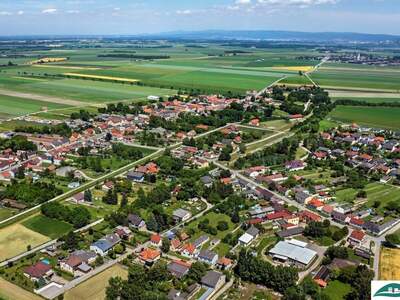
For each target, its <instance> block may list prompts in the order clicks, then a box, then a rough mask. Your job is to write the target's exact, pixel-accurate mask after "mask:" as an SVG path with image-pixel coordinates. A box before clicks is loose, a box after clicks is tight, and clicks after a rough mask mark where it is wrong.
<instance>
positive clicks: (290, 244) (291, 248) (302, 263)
mask: <svg viewBox="0 0 400 300" xmlns="http://www.w3.org/2000/svg"><path fill="white" fill-rule="evenodd" d="M269 254H270V255H271V256H272V258H273V259H276V260H279V261H283V262H288V263H289V264H292V265H295V266H298V267H302V268H307V267H308V266H309V265H310V264H311V263H312V262H313V260H314V259H315V257H316V256H317V252H315V251H314V250H311V249H308V248H307V243H304V242H301V241H298V240H294V239H293V240H287V241H281V242H278V243H277V244H276V245H275V246H274V247H273V248H272V249H271V250H269Z"/></svg>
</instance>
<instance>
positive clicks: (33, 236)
mask: <svg viewBox="0 0 400 300" xmlns="http://www.w3.org/2000/svg"><path fill="white" fill-rule="evenodd" d="M49 240H50V238H48V237H47V236H44V235H42V234H40V233H37V232H35V231H33V230H30V229H28V228H26V227H25V226H23V225H21V224H18V223H16V224H13V225H11V226H7V227H4V228H2V229H0V261H3V260H5V259H8V258H11V257H14V256H16V255H18V254H21V253H22V252H25V251H26V248H27V246H28V245H31V247H32V248H34V247H37V246H39V245H41V244H44V243H45V242H47V241H49Z"/></svg>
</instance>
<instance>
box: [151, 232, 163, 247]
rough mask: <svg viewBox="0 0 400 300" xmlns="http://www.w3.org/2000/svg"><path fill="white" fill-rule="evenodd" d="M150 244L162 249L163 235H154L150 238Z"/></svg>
mask: <svg viewBox="0 0 400 300" xmlns="http://www.w3.org/2000/svg"><path fill="white" fill-rule="evenodd" d="M150 242H151V243H152V244H153V245H154V246H157V247H160V246H161V245H162V241H161V235H159V234H153V235H152V236H151V237H150Z"/></svg>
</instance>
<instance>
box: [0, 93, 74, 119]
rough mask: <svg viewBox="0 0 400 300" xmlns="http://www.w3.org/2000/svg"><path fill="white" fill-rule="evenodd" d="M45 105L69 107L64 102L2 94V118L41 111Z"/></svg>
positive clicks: (0, 111)
mask: <svg viewBox="0 0 400 300" xmlns="http://www.w3.org/2000/svg"><path fill="white" fill-rule="evenodd" d="M44 107H46V108H47V109H59V108H67V107H69V106H68V105H65V104H62V103H51V102H44V101H37V100H30V99H23V98H17V97H10V96H4V95H0V119H7V118H13V117H16V116H22V115H26V114H29V113H33V112H39V111H41V110H42V108H44Z"/></svg>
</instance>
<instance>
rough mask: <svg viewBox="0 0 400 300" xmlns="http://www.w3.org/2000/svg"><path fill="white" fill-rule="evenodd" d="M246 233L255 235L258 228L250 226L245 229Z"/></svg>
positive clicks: (258, 231)
mask: <svg viewBox="0 0 400 300" xmlns="http://www.w3.org/2000/svg"><path fill="white" fill-rule="evenodd" d="M246 233H247V234H250V235H251V236H253V237H256V236H257V235H258V234H259V233H260V230H258V229H257V228H256V227H254V226H251V227H250V228H249V229H247V230H246Z"/></svg>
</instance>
